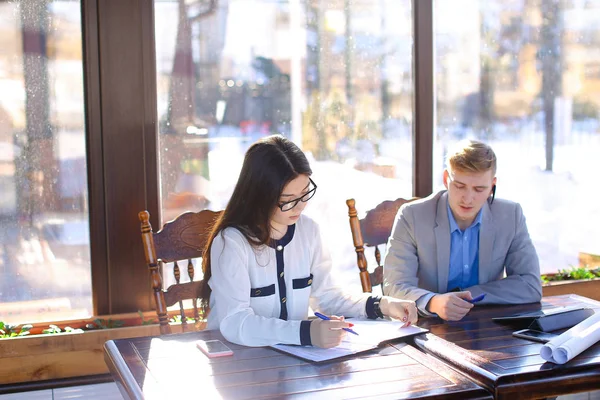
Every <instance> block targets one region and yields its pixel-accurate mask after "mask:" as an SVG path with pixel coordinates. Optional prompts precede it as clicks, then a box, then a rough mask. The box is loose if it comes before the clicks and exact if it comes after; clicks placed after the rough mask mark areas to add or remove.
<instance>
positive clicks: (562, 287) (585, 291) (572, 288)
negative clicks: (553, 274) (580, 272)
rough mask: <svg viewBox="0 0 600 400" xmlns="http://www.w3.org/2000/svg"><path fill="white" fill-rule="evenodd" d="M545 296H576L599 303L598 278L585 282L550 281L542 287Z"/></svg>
mask: <svg viewBox="0 0 600 400" xmlns="http://www.w3.org/2000/svg"><path fill="white" fill-rule="evenodd" d="M542 293H543V295H544V297H545V296H558V295H562V294H578V295H580V296H584V297H588V298H590V299H594V300H597V301H600V278H596V279H586V280H564V281H551V282H548V283H545V284H544V285H543V287H542Z"/></svg>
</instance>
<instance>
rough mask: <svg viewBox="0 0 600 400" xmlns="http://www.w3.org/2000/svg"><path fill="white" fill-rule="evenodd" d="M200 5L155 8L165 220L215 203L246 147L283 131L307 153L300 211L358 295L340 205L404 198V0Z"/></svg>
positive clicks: (408, 85)
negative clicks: (307, 188)
mask: <svg viewBox="0 0 600 400" xmlns="http://www.w3.org/2000/svg"><path fill="white" fill-rule="evenodd" d="M207 3H208V2H200V1H198V2H194V1H191V2H190V1H183V0H181V1H178V2H177V1H155V15H156V24H155V29H156V56H157V87H158V118H159V149H160V150H159V156H160V179H161V184H160V186H161V198H162V210H163V220H165V221H166V220H168V219H170V218H173V217H174V216H176V215H178V214H179V213H181V212H182V211H184V210H186V209H202V208H205V207H206V208H209V209H213V210H218V209H222V208H223V207H225V205H226V204H227V201H228V199H229V196H230V195H231V192H232V191H233V186H234V185H235V183H236V181H237V178H238V175H239V172H240V167H241V163H242V159H243V155H244V152H245V150H246V149H247V148H248V146H249V145H250V144H251V143H253V142H254V141H256V140H257V139H259V138H261V137H263V136H265V135H270V134H276V133H279V134H282V135H284V136H286V137H288V138H290V139H291V140H293V141H294V142H296V143H297V144H298V145H300V146H301V148H302V149H303V150H304V151H305V153H306V154H307V156H308V157H309V160H310V161H311V165H312V168H313V173H314V175H313V178H314V180H315V182H316V183H317V184H318V185H319V193H318V194H317V195H316V196H315V198H314V199H313V200H311V204H310V205H309V207H308V208H307V213H308V214H309V215H311V216H312V217H313V218H314V219H316V220H317V221H318V222H319V223H320V225H321V228H322V231H323V235H324V236H325V240H326V242H327V243H328V246H329V248H330V250H331V251H332V256H333V259H334V264H337V265H339V266H343V268H348V269H349V270H350V271H352V274H345V275H348V276H349V279H352V280H353V282H351V283H354V284H355V285H356V286H357V287H360V282H359V279H358V276H357V274H354V272H356V255H355V254H354V249H353V247H352V238H351V233H350V229H349V226H348V212H347V208H346V204H345V200H346V199H348V198H352V197H354V198H355V199H356V200H357V207H358V209H359V212H363V213H364V212H365V211H367V210H369V209H371V208H373V207H375V206H376V205H377V204H378V203H379V202H381V201H383V200H385V199H396V198H398V197H410V196H411V195H412V131H413V121H412V115H413V105H412V99H413V82H412V79H413V78H412V77H413V71H412V45H413V38H412V22H411V21H412V17H411V2H410V1H408V0H403V1H397V0H383V1H381V0H362V1H358V2H356V1H352V2H350V1H334V2H314V1H306V2H304V1H302V2H301V1H298V0H290V1H277V2H276V1H271V0H230V1H228V2H215V3H216V7H215V9H211V8H210V7H209V6H207V5H206V4H207ZM163 222H164V221H163Z"/></svg>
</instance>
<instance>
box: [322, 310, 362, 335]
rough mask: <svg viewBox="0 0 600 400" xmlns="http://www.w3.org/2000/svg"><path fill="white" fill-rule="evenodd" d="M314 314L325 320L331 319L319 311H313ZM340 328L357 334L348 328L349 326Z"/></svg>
mask: <svg viewBox="0 0 600 400" xmlns="http://www.w3.org/2000/svg"><path fill="white" fill-rule="evenodd" d="M315 316H316V317H319V318H321V319H324V320H325V321H331V318H329V317H328V316H327V315H323V314H321V313H319V312H315ZM342 329H343V330H345V331H346V332H350V333H353V334H355V335H356V336H358V333H356V332H354V331H353V330H352V329H350V328H342Z"/></svg>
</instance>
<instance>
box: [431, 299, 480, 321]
mask: <svg viewBox="0 0 600 400" xmlns="http://www.w3.org/2000/svg"><path fill="white" fill-rule="evenodd" d="M471 299H472V297H471V292H450V293H445V294H436V295H435V296H433V297H432V298H431V300H429V304H428V305H427V311H429V312H432V313H436V314H437V315H439V317H440V318H442V319H445V320H446V321H460V320H461V319H463V317H464V316H465V315H467V313H468V312H469V311H470V310H471V308H473V304H471V303H469V302H466V301H465V300H471Z"/></svg>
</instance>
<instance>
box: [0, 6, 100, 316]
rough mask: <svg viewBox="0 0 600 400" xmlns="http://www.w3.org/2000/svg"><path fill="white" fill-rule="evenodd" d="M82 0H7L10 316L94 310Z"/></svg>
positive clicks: (1, 10)
mask: <svg viewBox="0 0 600 400" xmlns="http://www.w3.org/2000/svg"><path fill="white" fill-rule="evenodd" d="M80 7H81V5H80V2H79V1H50V0H48V1H43V0H39V1H11V2H0V49H2V51H1V52H0V320H1V321H4V322H10V323H23V322H37V321H42V320H44V321H48V320H53V321H56V320H64V319H74V318H84V317H88V316H90V315H91V314H92V296H91V270H90V244H89V223H88V220H89V218H88V191H87V167H86V144H85V120H84V94H83V65H82V37H81V9H80Z"/></svg>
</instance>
